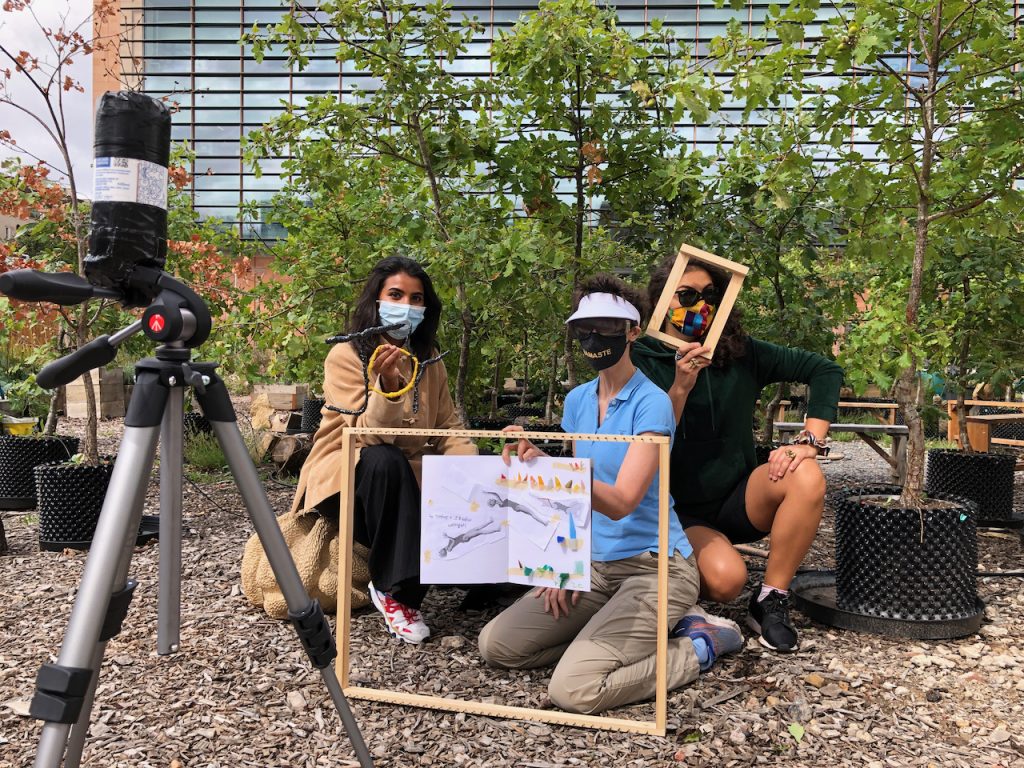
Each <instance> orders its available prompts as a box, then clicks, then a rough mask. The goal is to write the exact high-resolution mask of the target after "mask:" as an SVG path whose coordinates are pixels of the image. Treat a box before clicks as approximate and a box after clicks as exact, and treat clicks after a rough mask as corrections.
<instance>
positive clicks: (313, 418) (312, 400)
mask: <svg viewBox="0 0 1024 768" xmlns="http://www.w3.org/2000/svg"><path fill="white" fill-rule="evenodd" d="M325 402H326V401H325V400H323V399H322V398H319V397H307V398H306V399H305V400H303V401H302V422H301V424H299V429H300V430H301V431H302V432H316V431H317V430H318V429H320V420H321V419H322V418H323V414H322V413H321V411H322V410H323V407H324V404H325Z"/></svg>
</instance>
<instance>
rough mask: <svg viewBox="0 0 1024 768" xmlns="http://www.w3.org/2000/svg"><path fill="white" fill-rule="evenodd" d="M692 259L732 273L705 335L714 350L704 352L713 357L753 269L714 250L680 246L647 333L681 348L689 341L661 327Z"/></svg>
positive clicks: (709, 345)
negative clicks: (744, 282) (748, 273)
mask: <svg viewBox="0 0 1024 768" xmlns="http://www.w3.org/2000/svg"><path fill="white" fill-rule="evenodd" d="M691 261H697V262H703V263H705V264H710V265H711V266H713V267H717V268H718V269H720V270H723V271H724V272H727V273H728V274H729V285H728V286H726V288H725V295H724V296H723V297H722V303H721V304H719V306H718V311H717V312H715V319H714V320H712V321H711V328H709V329H708V332H707V335H705V336H704V342H703V343H704V346H706V347H708V348H709V349H710V352H708V353H707V354H706V355H704V357H706V358H707V359H708V360H710V359H711V357H712V356H713V355H714V353H715V347H717V346H718V340H719V339H720V338H721V337H722V330H723V329H724V328H725V323H726V321H727V320H728V319H729V315H730V314H731V313H732V308H733V306H735V304H736V297H737V296H739V295H740V288H741V287H742V286H743V278H745V277H746V276H747V272H748V271H749V270H748V269H747V267H745V266H743V265H742V264H739V263H737V262H735V261H729V260H728V259H723V258H722V257H721V256H715V254H713V253H708V252H707V251H702V250H701V249H700V248H694V247H693V246H692V245H687V244H686V243H683V244H682V245H681V246H679V254H678V255H677V256H676V263H675V264H673V265H672V271H671V272H669V275H668V280H666V281H665V288H664V290H662V292H661V296H660V297H659V298H658V303H657V304H656V305H655V307H654V312H652V313H651V322H649V323H648V324H647V335H648V336H651V337H653V338H655V339H658V340H659V341H663V342H665V343H666V344H668V345H670V346H673V347H677V348H678V347H680V346H681V345H683V344H686V343H687V342H685V341H683V340H682V339H680V338H677V337H675V336H670V335H669V334H667V333H665V332H664V331H662V330H661V329H662V328H663V327H664V325H665V318H666V317H668V305H669V304H670V303H671V302H672V294H674V293H675V292H676V286H677V285H679V280H680V278H682V276H683V272H684V271H685V270H686V265H687V264H689V263H690V262H691Z"/></svg>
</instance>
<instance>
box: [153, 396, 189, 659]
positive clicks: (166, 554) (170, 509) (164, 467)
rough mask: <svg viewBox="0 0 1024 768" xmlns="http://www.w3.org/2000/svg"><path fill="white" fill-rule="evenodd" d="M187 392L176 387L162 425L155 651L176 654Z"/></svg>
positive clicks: (179, 617)
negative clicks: (185, 400)
mask: <svg viewBox="0 0 1024 768" xmlns="http://www.w3.org/2000/svg"><path fill="white" fill-rule="evenodd" d="M184 397H185V392H184V390H183V388H182V387H173V388H172V389H171V390H170V391H169V392H168V393H167V408H166V409H165V410H164V419H163V422H162V424H161V426H160V580H159V587H158V593H157V594H158V608H157V610H158V614H157V625H156V652H157V653H158V654H160V655H161V656H165V655H167V654H169V653H176V652H177V650H178V644H179V642H180V637H181V475H182V454H183V443H184V434H183V427H182V421H183V419H184V405H183V401H184Z"/></svg>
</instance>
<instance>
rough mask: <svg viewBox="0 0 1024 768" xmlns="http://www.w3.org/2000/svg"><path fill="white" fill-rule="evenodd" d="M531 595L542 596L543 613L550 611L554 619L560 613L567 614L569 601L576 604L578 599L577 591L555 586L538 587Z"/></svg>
mask: <svg viewBox="0 0 1024 768" xmlns="http://www.w3.org/2000/svg"><path fill="white" fill-rule="evenodd" d="M533 596H534V597H535V598H536V597H543V598H544V613H550V614H551V615H552V616H554V617H555V619H556V620H557V619H558V617H559V616H560V615H561V616H568V615H569V604H570V603H572V605H576V603H578V602H579V601H580V593H579V592H577V591H575V590H572V591H570V590H568V589H557V588H555V587H538V588H537V590H536V591H535V592H534V593H533Z"/></svg>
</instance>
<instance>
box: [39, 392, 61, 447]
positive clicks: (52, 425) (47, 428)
mask: <svg viewBox="0 0 1024 768" xmlns="http://www.w3.org/2000/svg"><path fill="white" fill-rule="evenodd" d="M62 392H64V386H63V385H61V386H59V387H57V388H56V389H55V390H53V394H52V395H50V408H49V410H48V411H47V412H46V424H44V425H43V434H44V435H53V434H56V432H57V419H58V418H59V416H58V414H57V402H58V401H59V400H60V395H61V393H62Z"/></svg>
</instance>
